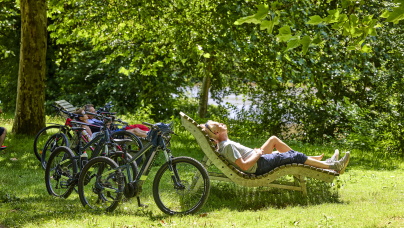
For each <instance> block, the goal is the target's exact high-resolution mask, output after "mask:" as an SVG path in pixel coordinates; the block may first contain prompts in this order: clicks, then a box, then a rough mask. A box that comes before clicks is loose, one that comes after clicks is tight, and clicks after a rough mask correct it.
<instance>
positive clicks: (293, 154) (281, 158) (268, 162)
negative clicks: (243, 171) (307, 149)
mask: <svg viewBox="0 0 404 228" xmlns="http://www.w3.org/2000/svg"><path fill="white" fill-rule="evenodd" d="M306 160H307V155H305V154H303V153H300V152H297V151H294V150H289V151H288V152H285V153H274V154H263V155H262V156H261V157H260V158H259V159H258V161H257V166H258V167H257V170H256V171H255V174H257V175H261V174H264V173H267V172H269V171H271V170H273V169H275V168H276V167H279V166H282V165H286V164H292V163H300V164H304V163H305V162H306Z"/></svg>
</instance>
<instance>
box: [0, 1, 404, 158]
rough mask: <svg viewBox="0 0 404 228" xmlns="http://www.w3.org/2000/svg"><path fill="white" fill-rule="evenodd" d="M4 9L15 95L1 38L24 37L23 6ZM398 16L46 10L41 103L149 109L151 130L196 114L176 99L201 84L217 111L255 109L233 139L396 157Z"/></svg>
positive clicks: (348, 6) (307, 5)
mask: <svg viewBox="0 0 404 228" xmlns="http://www.w3.org/2000/svg"><path fill="white" fill-rule="evenodd" d="M0 6H2V7H0V9H2V10H7V12H11V13H9V14H7V15H3V14H2V17H4V18H5V20H6V21H7V22H5V23H1V24H0V31H1V32H0V46H1V47H5V48H4V50H5V51H2V52H0V55H1V57H0V58H2V63H1V64H2V67H1V68H0V78H1V80H2V81H6V82H9V83H10V85H13V83H14V84H15V85H16V80H15V74H16V70H15V69H17V67H16V66H17V64H18V63H17V62H16V61H15V58H18V57H17V56H18V52H16V51H12V50H13V48H15V47H14V46H13V44H10V43H7V42H6V39H7V38H6V37H18V36H19V23H20V22H19V20H20V19H19V7H18V5H16V3H15V2H14V1H11V0H5V1H2V2H1V3H0ZM403 7H404V4H403V0H388V1H376V0H369V1H363V0H362V1H351V0H302V1H290V0H277V1H270V2H268V1H261V0H244V1H241V0H236V1H227V0H218V1H211V0H202V1H201V0H158V1H157V0H136V1H115V0H108V1H106V0H105V1H93V0H86V1H82V0H80V1H79V0H58V1H56V0H49V1H48V19H49V20H48V32H49V39H48V51H47V66H48V69H47V77H46V101H47V102H48V103H51V102H53V101H54V100H57V99H66V100H69V101H71V102H72V103H74V104H77V105H82V104H85V103H94V104H95V105H96V106H101V105H102V104H104V103H106V102H107V101H112V102H113V103H114V104H115V108H116V110H117V111H119V112H120V113H135V112H137V111H139V110H147V112H148V113H149V114H150V115H151V116H152V118H154V119H155V120H156V121H158V120H162V119H164V118H170V117H171V116H172V115H176V114H177V113H178V111H179V110H180V109H181V110H184V109H186V110H189V112H195V113H196V111H197V110H198V108H197V107H198V105H202V104H203V102H202V104H199V103H198V102H194V101H193V100H190V99H188V98H186V97H185V95H184V93H183V90H184V88H186V87H189V86H201V87H202V85H203V83H204V82H205V83H208V84H207V87H206V88H208V89H209V92H210V93H211V96H212V97H213V98H214V99H215V100H217V101H219V102H220V101H221V100H222V98H223V97H224V96H225V95H228V94H230V93H235V94H246V95H247V99H250V100H251V102H252V103H253V105H252V109H251V110H241V111H238V113H237V118H238V120H237V121H243V122H245V123H248V124H241V125H240V124H238V125H234V126H233V129H234V133H235V134H239V135H257V134H277V135H279V134H281V135H282V136H284V137H290V138H292V139H299V140H304V141H308V142H324V141H327V140H330V139H339V140H340V141H341V142H345V143H347V144H350V145H352V146H357V147H361V148H367V149H368V148H371V149H374V148H375V147H377V148H380V149H383V150H384V151H388V152H394V151H401V152H403V151H402V148H404V147H403V145H404V140H403V138H404V137H403V136H404V135H403V130H401V127H400V126H401V125H402V124H403V121H402V120H403V119H404V118H403V116H402V115H403V113H404V112H403V104H404V100H403V95H402V94H403V88H404V87H403V83H404V81H403V77H402V75H403V70H402V65H403V55H402V53H403V29H402V27H403V26H402V25H403V15H404V14H403V12H404V10H403ZM2 19H3V18H2ZM10 28H12V29H10ZM16 45H18V43H17V44H16ZM1 53H2V54H1ZM5 53H8V54H7V55H6V54H5ZM13 58H14V59H13ZM3 64H4V65H5V66H7V67H3ZM6 64H7V65H6ZM6 69H7V70H6ZM13 69H14V71H13ZM204 78H205V80H204ZM207 78H208V79H209V80H206V79H207ZM0 86H1V91H9V92H8V93H7V96H9V97H10V98H3V94H2V97H1V98H0V100H1V101H2V102H3V104H4V107H7V108H13V107H14V105H13V102H15V97H13V93H11V91H12V90H11V89H10V88H11V87H10V88H9V87H7V88H6V86H4V85H3V83H2V85H0ZM205 92H206V91H205ZM2 93H3V92H2ZM13 99H14V101H13ZM204 102H206V101H204ZM233 108H234V107H232V105H231V104H222V105H220V106H219V107H212V106H209V107H208V113H207V116H206V118H217V119H220V120H223V121H229V122H230V124H231V123H232V122H233V121H234V120H231V119H228V118H226V116H225V115H226V114H227V113H228V112H229V110H232V109H233ZM379 141H380V143H379ZM400 148H401V149H400Z"/></svg>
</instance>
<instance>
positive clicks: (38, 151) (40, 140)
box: [33, 102, 113, 169]
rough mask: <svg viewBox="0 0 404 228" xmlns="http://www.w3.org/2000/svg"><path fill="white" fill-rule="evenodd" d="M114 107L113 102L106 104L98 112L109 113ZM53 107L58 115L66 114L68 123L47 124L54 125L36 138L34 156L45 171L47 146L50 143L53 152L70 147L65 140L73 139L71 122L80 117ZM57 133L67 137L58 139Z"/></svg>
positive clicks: (40, 132)
mask: <svg viewBox="0 0 404 228" xmlns="http://www.w3.org/2000/svg"><path fill="white" fill-rule="evenodd" d="M112 106H113V105H111V102H109V103H107V104H105V106H104V107H101V108H99V109H98V110H97V114H100V113H102V112H104V113H109V111H110V109H111V108H112ZM52 107H54V108H55V111H57V113H59V114H61V113H63V114H65V115H66V117H67V118H66V122H65V124H64V125H63V124H57V123H47V124H52V125H50V126H46V127H44V128H42V129H41V130H39V132H38V133H37V134H36V136H35V139H34V145H33V146H34V154H35V157H36V158H37V159H38V160H39V162H41V164H42V167H43V168H44V169H45V167H46V164H43V160H42V157H43V156H42V153H43V151H44V147H45V145H46V144H47V143H49V144H50V145H51V146H50V145H48V148H47V149H49V150H50V151H52V150H53V149H54V148H56V147H57V146H69V145H67V144H66V141H65V139H66V137H67V139H69V140H71V139H72V138H73V134H72V132H71V131H70V127H72V126H71V123H70V121H71V120H72V119H74V118H75V117H77V116H78V115H77V114H74V113H71V112H68V111H66V110H64V109H63V108H61V107H58V106H56V105H52ZM57 133H63V134H64V135H65V136H66V137H63V136H62V135H59V137H58V136H57V135H55V134H57ZM54 135H55V136H54ZM50 136H54V139H53V140H51V141H50ZM60 140H62V141H60ZM48 154H50V153H48ZM46 160H47V159H46Z"/></svg>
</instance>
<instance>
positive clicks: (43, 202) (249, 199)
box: [0, 115, 404, 228]
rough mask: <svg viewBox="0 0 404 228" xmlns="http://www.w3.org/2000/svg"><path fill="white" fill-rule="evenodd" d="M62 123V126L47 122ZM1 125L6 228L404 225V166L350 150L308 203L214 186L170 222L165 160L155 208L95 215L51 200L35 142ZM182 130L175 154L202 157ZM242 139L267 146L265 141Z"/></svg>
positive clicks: (310, 150) (311, 186)
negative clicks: (164, 208)
mask: <svg viewBox="0 0 404 228" xmlns="http://www.w3.org/2000/svg"><path fill="white" fill-rule="evenodd" d="M55 121H59V120H50V121H48V122H55ZM0 126H5V127H6V128H7V130H8V132H9V134H8V136H7V139H6V142H5V145H7V146H8V148H7V150H5V151H1V152H0V227H254V228H255V227H404V210H403V209H402V205H404V165H403V161H402V159H400V158H396V157H389V156H386V155H385V154H383V153H380V152H379V153H375V152H363V151H357V150H353V151H351V154H352V158H351V162H350V165H349V168H348V169H347V171H346V173H345V174H343V175H341V176H340V177H338V178H337V180H335V181H334V183H333V186H331V185H330V184H326V183H323V182H321V181H316V180H313V179H309V180H308V183H307V184H308V197H302V195H301V194H300V193H299V192H293V191H288V190H280V189H261V188H246V187H240V186H237V185H234V184H231V183H224V182H216V181H213V182H212V189H211V195H210V197H209V199H208V202H207V203H206V204H205V206H204V207H203V208H202V210H201V211H200V212H199V213H198V214H196V215H189V216H167V215H165V214H163V213H162V212H161V211H160V210H159V209H158V208H157V206H156V205H155V203H154V200H153V197H152V194H151V184H152V181H153V175H154V174H153V173H154V172H155V171H156V170H157V169H158V167H159V165H161V164H162V162H163V160H164V159H163V158H159V159H158V160H157V161H156V164H155V168H154V169H153V171H152V173H151V175H150V178H149V179H148V180H147V181H146V185H145V186H144V189H143V192H142V194H141V199H142V202H143V203H145V204H147V205H148V206H149V207H148V208H139V207H137V203H136V200H135V199H131V200H130V201H128V202H124V203H122V204H121V205H119V206H118V208H117V209H116V210H115V211H114V212H113V213H94V212H92V211H89V210H86V209H84V208H83V207H82V206H81V203H80V200H79V198H78V195H77V193H73V194H72V195H71V196H70V197H69V198H68V199H59V198H54V197H51V196H49V195H48V193H47V191H46V187H45V183H44V171H43V170H42V168H41V167H40V164H39V162H38V161H37V160H36V158H35V157H34V155H33V151H32V143H33V138H34V137H29V136H16V135H13V134H11V133H10V132H11V127H12V120H11V119H9V118H6V117H5V116H4V115H0ZM177 132H178V136H174V138H173V140H172V147H171V149H172V151H173V153H174V155H175V156H180V155H185V156H190V157H194V158H197V159H201V158H202V156H203V154H202V152H201V150H200V149H199V148H198V146H197V144H196V142H195V140H194V139H193V138H192V136H190V135H189V134H187V133H186V132H184V130H183V129H181V128H179V127H178V126H177ZM241 141H242V142H243V143H245V144H246V145H249V146H255V145H257V144H258V145H260V144H262V139H261V140H256V139H247V140H241ZM291 146H292V148H294V149H296V150H298V151H302V152H305V153H307V154H309V155H314V154H321V153H325V155H326V157H328V156H330V155H331V154H332V153H333V150H334V148H333V146H332V145H330V146H329V147H320V146H310V145H305V144H300V143H293V142H291ZM346 149H348V148H341V150H346ZM14 158H16V160H15V159H14Z"/></svg>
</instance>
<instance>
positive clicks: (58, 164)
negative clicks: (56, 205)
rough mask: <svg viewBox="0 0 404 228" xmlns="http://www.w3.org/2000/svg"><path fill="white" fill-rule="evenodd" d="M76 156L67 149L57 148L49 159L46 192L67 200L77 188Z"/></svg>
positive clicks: (46, 172)
mask: <svg viewBox="0 0 404 228" xmlns="http://www.w3.org/2000/svg"><path fill="white" fill-rule="evenodd" d="M73 157H74V154H73V152H72V151H71V150H70V149H69V148H67V147H64V146H63V147H58V148H56V149H55V150H54V151H53V153H52V154H51V156H50V157H49V160H48V163H47V165H46V169H45V184H46V190H47V191H48V193H49V194H50V195H54V196H57V197H61V198H67V197H69V195H70V194H71V193H72V191H73V189H74V186H75V181H76V180H75V178H76V173H77V164H76V162H74V159H73Z"/></svg>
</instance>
